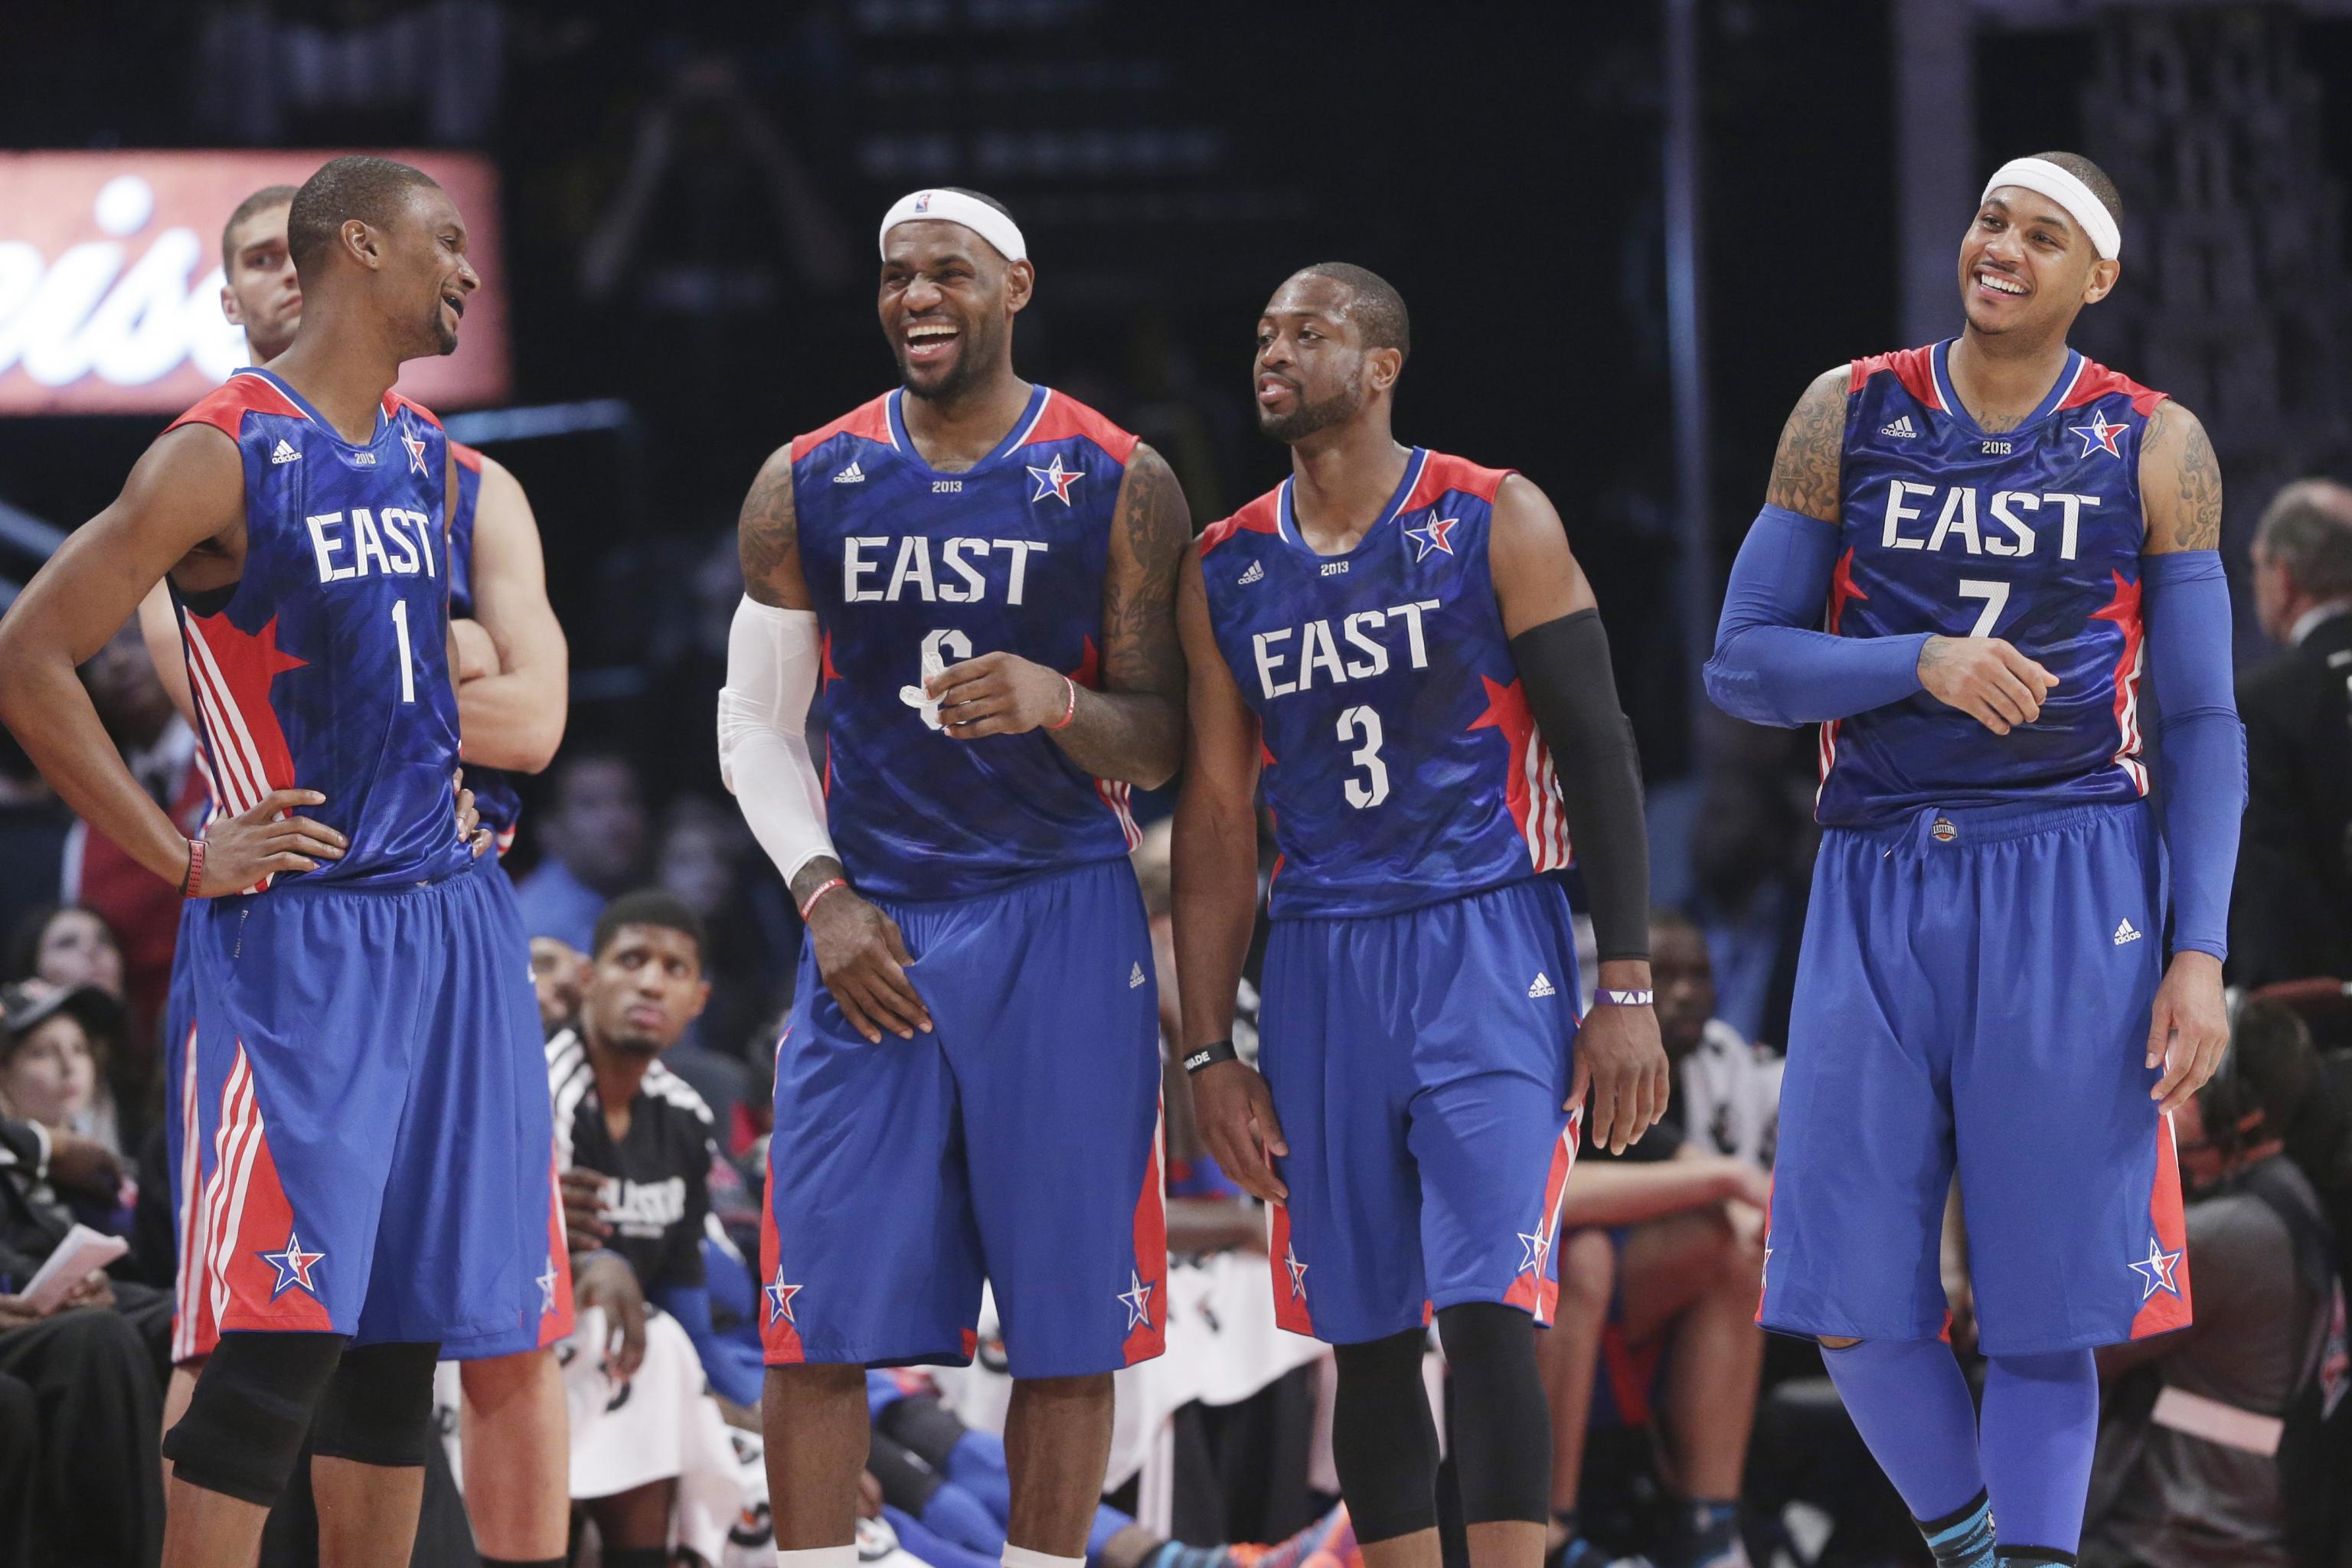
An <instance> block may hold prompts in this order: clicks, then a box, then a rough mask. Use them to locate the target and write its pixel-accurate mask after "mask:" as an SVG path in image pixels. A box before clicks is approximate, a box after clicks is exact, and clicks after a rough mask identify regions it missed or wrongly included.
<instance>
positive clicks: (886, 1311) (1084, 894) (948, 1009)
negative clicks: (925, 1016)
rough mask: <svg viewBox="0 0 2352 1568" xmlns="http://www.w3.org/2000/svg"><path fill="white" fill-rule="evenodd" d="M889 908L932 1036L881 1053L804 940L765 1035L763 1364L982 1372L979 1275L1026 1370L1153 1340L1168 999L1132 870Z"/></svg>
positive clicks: (1161, 1280) (1163, 1253)
mask: <svg viewBox="0 0 2352 1568" xmlns="http://www.w3.org/2000/svg"><path fill="white" fill-rule="evenodd" d="M877 902H879V903H880V905H881V907H882V909H883V910H884V912H886V913H887V914H888V915H889V916H890V918H891V919H893V920H895V921H898V929H899V931H900V932H901V933H902V935H903V936H904V937H905V939H906V943H907V950H908V952H911V953H912V954H913V955H914V962H913V963H911V964H910V965H908V971H907V973H908V977H909V978H910V979H911V980H912V981H913V982H914V984H915V988H916V990H917V991H918V992H919V993H920V994H921V995H922V998H923V1001H924V1002H925V1004H926V1005H928V1006H929V1009H930V1014H931V1020H932V1026H933V1030H934V1032H933V1033H931V1034H928V1035H926V1034H920V1033H919V1034H917V1035H916V1036H915V1037H914V1038H913V1039H911V1040H901V1039H899V1038H898V1037H897V1036H895V1035H890V1034H885V1035H884V1036H883V1037H882V1040H881V1043H880V1044H878V1045H868V1044H867V1043H866V1039H865V1037H863V1036H861V1035H860V1034H858V1033H857V1031H856V1029H854V1028H853V1027H851V1026H850V1025H849V1023H848V1021H847V1020H846V1019H845V1018H844V1017H843V1016H842V1014H841V1009H840V1008H839V1007H837V1006H836V1005H835V1004H834V1000H833V997H832V994H830V993H829V992H827V991H826V990H825V987H824V981H823V980H821V979H820V978H819V977H818V975H817V972H816V958H815V954H814V951H812V950H804V951H803V953H802V957H801V967H800V981H799V986H798V989H797V991H796V992H795V994H794V996H793V1007H792V1012H791V1015H790V1016H789V1020H788V1022H787V1023H786V1025H785V1027H784V1033H783V1037H782V1039H781V1040H780V1041H779V1042H778V1044H777V1047H776V1100H775V1110H776V1120H775V1131H774V1132H773V1134H772V1137H771V1139H770V1142H769V1146H768V1198H767V1205H766V1210H765V1214H764V1215H763V1223H762V1225H761V1232H762V1234H761V1246H760V1271H761V1289H762V1302H761V1342H762V1344H763V1346H764V1349H765V1352H766V1356H767V1361H768V1363H769V1364H770V1365H772V1366H779V1365H791V1364H793V1363H803V1362H821V1363H854V1364H858V1365H865V1366H895V1365H910V1364H919V1363H931V1364H946V1365H956V1364H961V1363H966V1362H969V1361H970V1360H971V1356H972V1352H973V1351H974V1349H975V1348H976V1346H977V1343H978V1340H977V1334H976V1331H977V1329H978V1326H979V1321H980V1305H981V1285H982V1280H983V1279H985V1280H986V1281H987V1282H988V1284H989V1286H990V1288H991V1289H992V1290H993V1291H994V1293H995V1299H996V1308H997V1315H998V1317H999V1319H1000V1320H1001V1321H1002V1322H1003V1330H1004V1342H1005V1352H1006V1356H1007V1359H1008V1361H1009V1363H1010V1365H1011V1370H1012V1373H1013V1376H1015V1377H1024V1378H1027V1377H1070V1376H1078V1375H1082V1374H1087V1373H1099V1372H1109V1371H1114V1370H1116V1369H1118V1368H1119V1367H1122V1366H1129V1365H1132V1364H1133V1363H1137V1362H1140V1361H1147V1360H1149V1359H1150V1358H1151V1357H1153V1356H1156V1355H1158V1354H1160V1352H1161V1351H1162V1349H1164V1348H1165V1342H1166V1330H1167V1322H1168V1304H1167V1280H1168V1244H1167V1219H1166V1210H1165V1203H1164V1196H1163V1189H1162V1176H1161V1150H1160V1044H1159V1041H1160V1026H1159V999H1158V992H1157V988H1156V986H1155V984H1154V983H1153V979H1152V969H1151V937H1150V931H1149V929H1148V927H1147V926H1146V924H1145V921H1144V914H1143V900H1142V897H1141V895H1140V894H1139V892H1138V890H1137V889H1136V884H1135V873H1134V872H1133V870H1132V869H1130V868H1129V866H1128V863H1127V861H1126V860H1125V858H1120V859H1117V860H1106V861H1101V862H1098V863H1096V864H1093V865H1087V866H1080V867H1077V868H1074V869H1070V870H1065V871H1055V872H1050V873H1047V874H1045V875H1044V876H1040V877H1037V878H1035V879H1032V880H1029V881H1026V882H1023V883H1021V884H1019V885H1017V886H1015V887H1013V888H1010V889H1006V890H1004V891H1003V892H998V893H992V894H988V895H985V896H982V897H979V898H971V899H954V900H877Z"/></svg>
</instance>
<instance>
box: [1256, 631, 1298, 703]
mask: <svg viewBox="0 0 2352 1568" xmlns="http://www.w3.org/2000/svg"><path fill="white" fill-rule="evenodd" d="M1289 637H1290V628H1289V627H1288V626H1285V627H1283V628H1282V629H1281V630H1280V631H1278V632H1260V633H1258V634H1257V635H1256V636H1255V637H1251V638H1250V650H1251V652H1252V653H1254V654H1255V655H1256V657H1257V689H1259V690H1260V691H1262V692H1264V693H1265V696H1266V697H1267V698H1268V700H1272V699H1274V698H1276V697H1287V696H1289V695H1290V694H1291V693H1292V692H1294V691H1296V690H1297V689H1298V688H1297V687H1296V686H1293V685H1291V684H1290V683H1289V682H1288V681H1284V682H1282V683H1281V684H1280V685H1276V683H1275V679H1274V671H1275V667H1276V666H1277V665H1279V664H1280V663H1281V662H1282V656H1281V655H1280V654H1278V653H1276V652H1275V651H1274V645H1275V644H1276V643H1278V642H1284V641H1286V640H1288V638H1289Z"/></svg>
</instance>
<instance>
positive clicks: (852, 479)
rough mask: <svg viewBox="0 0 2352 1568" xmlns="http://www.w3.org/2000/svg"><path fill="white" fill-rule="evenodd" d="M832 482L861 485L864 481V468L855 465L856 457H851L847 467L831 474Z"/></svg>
mask: <svg viewBox="0 0 2352 1568" xmlns="http://www.w3.org/2000/svg"><path fill="white" fill-rule="evenodd" d="M833 482H834V483H835V484H837V485H862V484H864V483H865V482H866V470H865V469H863V468H859V467H858V466H857V459H856V458H850V459H849V467H847V468H844V469H842V470H841V472H839V473H837V474H835V475H834V476H833Z"/></svg>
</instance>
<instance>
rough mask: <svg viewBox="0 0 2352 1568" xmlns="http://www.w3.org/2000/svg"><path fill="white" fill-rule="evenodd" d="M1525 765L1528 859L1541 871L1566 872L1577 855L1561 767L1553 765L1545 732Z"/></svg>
mask: <svg viewBox="0 0 2352 1568" xmlns="http://www.w3.org/2000/svg"><path fill="white" fill-rule="evenodd" d="M1521 765H1522V767H1523V769H1524V770H1525V772H1526V774H1527V781H1528V818H1527V821H1526V823H1525V824H1524V825H1523V831H1524V832H1525V833H1526V834H1527V839H1528V858H1529V859H1530V860H1532V861H1533V862H1534V863H1535V868H1536V869H1537V870H1538V871H1564V870H1566V869H1568V867H1569V865H1570V861H1572V860H1573V859H1574V858H1575V857H1574V855H1573V854H1572V853H1571V852H1570V847H1569V842H1568V813H1567V811H1566V809H1565V808H1563V807H1562V806H1561V805H1560V804H1559V769H1558V768H1555V767H1554V766H1552V761H1551V748H1550V747H1549V746H1548V745H1546V744H1544V739H1543V735H1542V732H1541V731H1538V732H1537V734H1536V737H1535V743H1534V744H1533V745H1531V746H1529V747H1528V751H1527V757H1526V760H1525V762H1524V763H1522V764H1521Z"/></svg>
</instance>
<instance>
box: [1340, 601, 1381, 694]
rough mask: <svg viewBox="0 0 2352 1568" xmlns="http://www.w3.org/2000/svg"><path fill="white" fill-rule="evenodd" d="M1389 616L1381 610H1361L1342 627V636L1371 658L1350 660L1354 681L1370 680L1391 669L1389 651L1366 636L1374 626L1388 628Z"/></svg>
mask: <svg viewBox="0 0 2352 1568" xmlns="http://www.w3.org/2000/svg"><path fill="white" fill-rule="evenodd" d="M1387 624H1388V616H1385V615H1383V614H1382V613H1381V612H1380V611H1379V610H1359V611H1357V612H1356V613H1355V614H1354V615H1352V616H1349V617H1348V618H1347V620H1346V622H1345V623H1343V626H1342V635H1343V636H1345V637H1347V639H1348V640H1349V642H1350V643H1352V644H1354V645H1355V646H1356V647H1360V648H1361V649H1363V651H1364V652H1365V653H1366V654H1367V655H1369V656H1370V658H1369V659H1368V660H1359V659H1353V658H1351V659H1349V661H1348V676H1349V679H1352V680H1368V679H1370V678H1371V677H1373V676H1375V675H1378V674H1380V673H1381V671H1383V670H1385V669H1387V668H1388V667H1389V650H1388V649H1387V648H1386V647H1383V646H1381V644H1379V643H1376V642H1374V641H1373V640H1372V639H1371V638H1370V637H1366V636H1365V635H1364V633H1365V631H1366V630H1367V629H1369V628H1370V627H1373V626H1386V625H1387Z"/></svg>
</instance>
